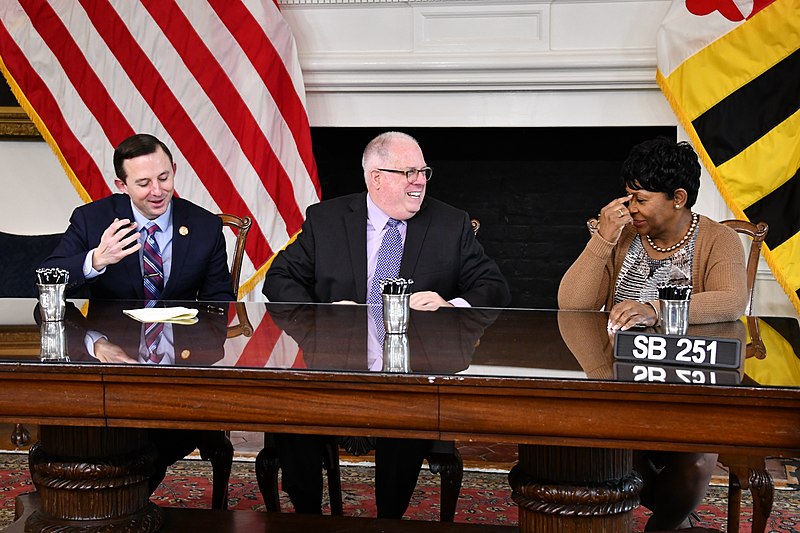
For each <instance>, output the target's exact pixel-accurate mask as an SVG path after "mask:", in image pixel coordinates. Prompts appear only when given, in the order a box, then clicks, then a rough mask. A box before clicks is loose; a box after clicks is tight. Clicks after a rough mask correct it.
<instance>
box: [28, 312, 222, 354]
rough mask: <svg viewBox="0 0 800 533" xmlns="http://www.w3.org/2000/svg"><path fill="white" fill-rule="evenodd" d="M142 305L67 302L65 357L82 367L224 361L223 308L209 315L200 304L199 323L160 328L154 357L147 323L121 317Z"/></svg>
mask: <svg viewBox="0 0 800 533" xmlns="http://www.w3.org/2000/svg"><path fill="white" fill-rule="evenodd" d="M185 306H187V307H191V304H186V305H185ZM141 307H144V302H137V301H106V300H92V301H90V302H88V303H87V304H85V306H82V307H80V308H79V307H78V306H76V305H75V304H74V303H73V302H68V303H67V309H66V314H65V319H64V322H63V324H64V330H65V333H66V354H64V356H65V358H67V359H68V360H69V361H72V362H80V363H122V364H163V365H176V366H187V365H189V366H209V365H213V364H214V363H216V362H218V361H220V360H221V359H222V357H223V354H224V344H225V339H226V337H227V325H228V317H227V314H226V312H225V310H224V309H223V308H216V309H213V310H212V312H210V311H209V307H208V306H205V305H204V306H197V308H198V309H199V310H200V313H199V315H198V316H199V320H198V322H197V323H196V324H192V325H188V324H178V323H165V324H162V325H163V332H162V335H161V337H160V339H159V340H158V348H157V351H158V358H157V359H155V358H153V357H152V355H153V354H150V353H148V351H149V350H148V346H147V344H148V342H147V340H146V334H147V329H148V326H149V324H145V323H142V322H139V321H138V320H135V319H133V318H130V317H128V316H126V315H124V314H123V310H126V309H136V308H141ZM84 313H85V315H84ZM44 340H45V339H43V343H44ZM43 346H44V344H43Z"/></svg>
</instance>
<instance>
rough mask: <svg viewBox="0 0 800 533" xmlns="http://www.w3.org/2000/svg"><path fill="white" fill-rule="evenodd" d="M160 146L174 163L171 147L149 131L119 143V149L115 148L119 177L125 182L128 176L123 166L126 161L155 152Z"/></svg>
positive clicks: (115, 163)
mask: <svg viewBox="0 0 800 533" xmlns="http://www.w3.org/2000/svg"><path fill="white" fill-rule="evenodd" d="M159 147H161V149H162V150H164V153H165V154H167V157H168V158H169V163H170V164H172V154H171V153H170V151H169V148H167V145H166V144H164V143H162V142H161V141H159V140H158V139H156V138H155V137H153V136H152V135H150V134H149V133H137V134H136V135H132V136H130V137H128V138H127V139H125V140H124V141H122V142H121V143H119V146H117V149H116V150H114V172H115V173H116V174H117V177H118V178H119V179H121V180H122V181H123V182H124V181H125V179H126V178H127V177H128V175H127V174H126V173H125V169H124V168H122V165H123V163H125V161H127V160H128V159H133V158H134V157H139V156H141V155H148V154H153V153H155V151H156V150H158V148H159Z"/></svg>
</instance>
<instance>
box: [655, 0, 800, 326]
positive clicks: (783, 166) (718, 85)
mask: <svg viewBox="0 0 800 533" xmlns="http://www.w3.org/2000/svg"><path fill="white" fill-rule="evenodd" d="M657 80H658V84H659V85H660V87H661V90H662V91H663V92H664V95H665V96H666V98H667V100H669V103H670V104H671V105H672V108H673V110H674V111H675V114H676V115H677V116H678V119H679V120H680V122H681V124H682V125H683V127H684V128H685V129H686V131H687V132H688V134H689V136H690V138H691V139H692V143H693V144H694V146H695V148H696V149H697V151H698V153H699V154H700V158H701V159H702V161H703V163H704V164H705V166H706V168H707V169H708V171H709V173H710V174H711V176H712V178H713V179H714V182H715V183H716V185H717V187H718V189H719V191H720V193H721V194H722V197H723V198H724V199H725V201H726V203H727V204H728V206H729V207H730V209H731V211H733V213H734V215H735V216H736V217H737V218H742V219H747V220H750V221H751V222H754V223H758V222H761V221H763V222H766V223H767V224H769V233H768V234H767V239H766V241H765V242H766V245H767V249H766V250H764V257H765V258H766V260H767V263H769V265H770V268H771V269H772V272H773V273H774V275H775V278H776V279H777V280H778V282H779V283H780V284H781V286H783V288H784V290H785V291H786V293H787V294H788V296H789V299H790V300H791V302H792V304H793V305H794V307H795V309H796V310H797V312H798V313H800V172H798V168H800V0H741V1H736V2H734V0H674V1H673V4H672V6H671V8H670V10H669V12H668V13H667V16H666V18H665V19H664V22H663V23H662V26H661V29H660V30H659V33H658V73H657Z"/></svg>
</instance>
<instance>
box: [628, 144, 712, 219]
mask: <svg viewBox="0 0 800 533" xmlns="http://www.w3.org/2000/svg"><path fill="white" fill-rule="evenodd" d="M622 185H623V186H624V187H628V188H630V189H633V190H634V191H638V190H640V189H644V190H646V191H651V192H663V193H666V195H667V197H669V198H670V199H671V198H672V197H673V195H674V193H675V190H676V189H685V190H686V192H687V194H688V196H687V199H686V207H687V208H690V207H692V206H693V205H694V203H695V201H696V200H697V191H698V190H699V189H700V163H699V162H698V161H697V154H696V153H695V151H694V149H693V148H692V146H691V145H690V144H689V143H688V142H685V141H683V142H676V141H673V140H670V139H667V138H666V137H659V138H657V139H653V140H650V141H644V142H642V143H639V144H637V145H636V146H634V147H633V149H632V150H631V153H630V154H628V157H627V159H625V162H623V163H622Z"/></svg>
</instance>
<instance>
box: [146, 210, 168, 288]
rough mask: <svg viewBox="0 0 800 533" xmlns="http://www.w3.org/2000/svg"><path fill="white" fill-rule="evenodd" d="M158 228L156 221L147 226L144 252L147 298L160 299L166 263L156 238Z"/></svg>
mask: <svg viewBox="0 0 800 533" xmlns="http://www.w3.org/2000/svg"><path fill="white" fill-rule="evenodd" d="M158 229H159V228H158V225H156V223H155V222H150V223H149V224H148V225H147V226H145V231H147V236H146V237H145V239H144V248H143V253H142V269H143V271H144V298H145V300H158V299H159V298H160V297H161V291H162V290H164V265H163V263H162V261H161V250H160V249H159V247H158V243H157V242H156V238H155V232H157V231H158Z"/></svg>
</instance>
